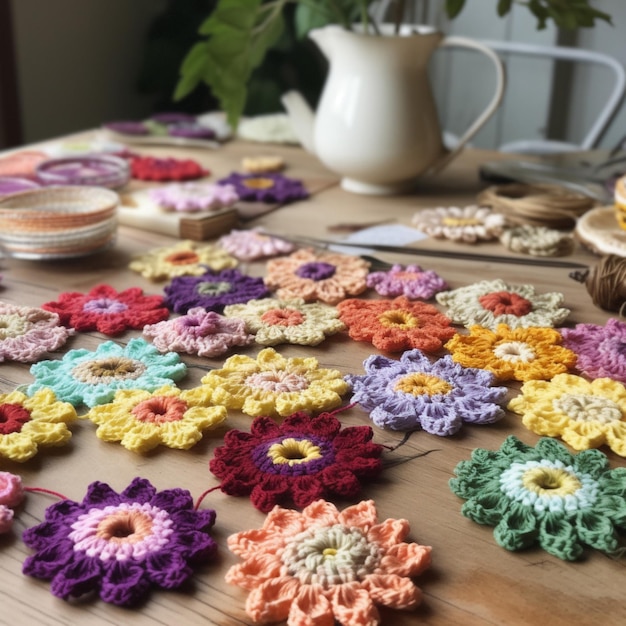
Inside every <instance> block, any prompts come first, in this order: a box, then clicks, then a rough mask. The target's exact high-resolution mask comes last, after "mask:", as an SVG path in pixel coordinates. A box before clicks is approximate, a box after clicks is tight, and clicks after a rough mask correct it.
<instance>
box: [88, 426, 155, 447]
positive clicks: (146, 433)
mask: <svg viewBox="0 0 626 626" xmlns="http://www.w3.org/2000/svg"><path fill="white" fill-rule="evenodd" d="M129 426H130V425H129ZM146 426H147V427H142V426H141V425H139V426H135V427H134V428H129V430H128V432H126V433H125V434H124V435H123V436H122V438H121V439H120V437H119V435H120V433H119V430H118V429H115V432H111V433H110V435H109V431H107V429H106V424H103V425H102V426H100V427H99V428H98V430H97V431H96V435H97V436H98V438H99V439H103V440H104V441H119V442H120V443H121V444H122V445H123V446H124V447H125V448H126V449H127V450H131V451H132V452H139V453H143V452H148V451H149V450H152V449H153V448H156V446H158V445H159V444H160V443H161V432H160V431H159V429H158V428H156V427H154V426H152V425H146Z"/></svg>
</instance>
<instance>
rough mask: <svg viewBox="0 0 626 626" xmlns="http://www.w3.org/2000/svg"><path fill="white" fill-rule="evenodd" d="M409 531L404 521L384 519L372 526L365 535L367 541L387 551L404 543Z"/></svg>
mask: <svg viewBox="0 0 626 626" xmlns="http://www.w3.org/2000/svg"><path fill="white" fill-rule="evenodd" d="M409 530H410V528H409V523H408V522H407V521H406V520H405V519H386V520H385V521H384V522H381V523H380V524H376V525H374V526H372V528H371V529H370V531H369V532H368V533H367V538H368V539H369V541H372V542H374V543H377V544H379V545H380V546H382V547H383V548H385V549H389V548H391V547H392V546H395V545H398V544H399V543H400V542H402V541H404V539H405V538H406V536H407V535H408V534H409Z"/></svg>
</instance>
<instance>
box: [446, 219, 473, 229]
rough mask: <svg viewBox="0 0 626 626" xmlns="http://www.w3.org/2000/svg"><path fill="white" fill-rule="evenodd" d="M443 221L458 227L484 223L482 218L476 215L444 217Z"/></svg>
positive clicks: (447, 224)
mask: <svg viewBox="0 0 626 626" xmlns="http://www.w3.org/2000/svg"><path fill="white" fill-rule="evenodd" d="M441 223H442V224H443V225H444V226H452V227H455V228H456V227H459V226H478V225H479V224H482V220H479V219H477V218H475V217H444V218H443V219H442V220H441Z"/></svg>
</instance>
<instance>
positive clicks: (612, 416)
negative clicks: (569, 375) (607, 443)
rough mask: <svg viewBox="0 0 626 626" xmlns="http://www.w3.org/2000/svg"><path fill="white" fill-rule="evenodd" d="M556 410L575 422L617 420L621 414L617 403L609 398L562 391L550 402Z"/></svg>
mask: <svg viewBox="0 0 626 626" xmlns="http://www.w3.org/2000/svg"><path fill="white" fill-rule="evenodd" d="M552 405H553V406H554V408H555V409H556V410H557V411H560V412H561V413H565V414H566V415H567V416H568V417H569V418H570V419H572V420H575V421H577V422H600V423H601V424H608V423H609V422H619V421H620V420H621V419H622V417H623V415H622V410H621V409H620V407H619V405H618V404H617V403H615V402H613V400H610V399H609V398H603V397H602V396H594V395H593V394H574V393H564V394H563V395H562V396H561V397H559V398H557V399H556V400H554V401H553V402H552Z"/></svg>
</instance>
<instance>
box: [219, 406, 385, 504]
mask: <svg viewBox="0 0 626 626" xmlns="http://www.w3.org/2000/svg"><path fill="white" fill-rule="evenodd" d="M372 436H373V432H372V429H371V428H370V427H369V426H351V427H346V428H344V429H343V430H341V423H340V422H339V420H338V419H337V418H336V417H335V416H334V415H332V414H330V413H322V414H321V415H318V416H317V417H310V416H309V415H307V414H306V413H294V414H293V415H290V416H289V417H287V418H286V419H285V420H284V421H283V423H282V424H281V425H278V424H276V423H275V422H274V421H272V420H271V419H270V418H269V417H257V418H256V419H255V420H254V421H253V422H252V426H251V428H250V433H246V432H242V431H240V430H229V431H228V432H227V433H226V435H225V436H224V445H223V446H220V447H218V448H216V449H215V452H214V456H213V458H212V459H211V461H210V463H209V468H210V469H211V471H212V472H213V474H215V475H216V476H217V477H218V478H220V479H221V481H222V482H221V483H220V489H221V490H222V491H223V492H224V493H227V494H228V495H231V496H243V495H249V496H250V500H251V502H252V504H254V506H255V507H256V508H257V509H259V510H261V511H264V512H267V511H269V510H270V509H271V508H272V507H273V506H274V505H276V504H280V503H284V502H288V501H293V502H294V504H295V505H296V506H297V507H298V508H302V507H305V506H307V505H309V504H311V502H313V501H314V500H317V499H318V498H323V497H328V496H330V495H338V496H340V497H342V498H353V497H355V496H356V495H357V494H358V493H359V491H360V489H361V484H360V482H359V479H360V478H371V477H374V476H375V475H377V474H378V473H379V472H380V471H381V470H382V463H381V460H380V455H381V453H382V451H383V448H382V446H380V445H378V444H374V443H371V439H372Z"/></svg>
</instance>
